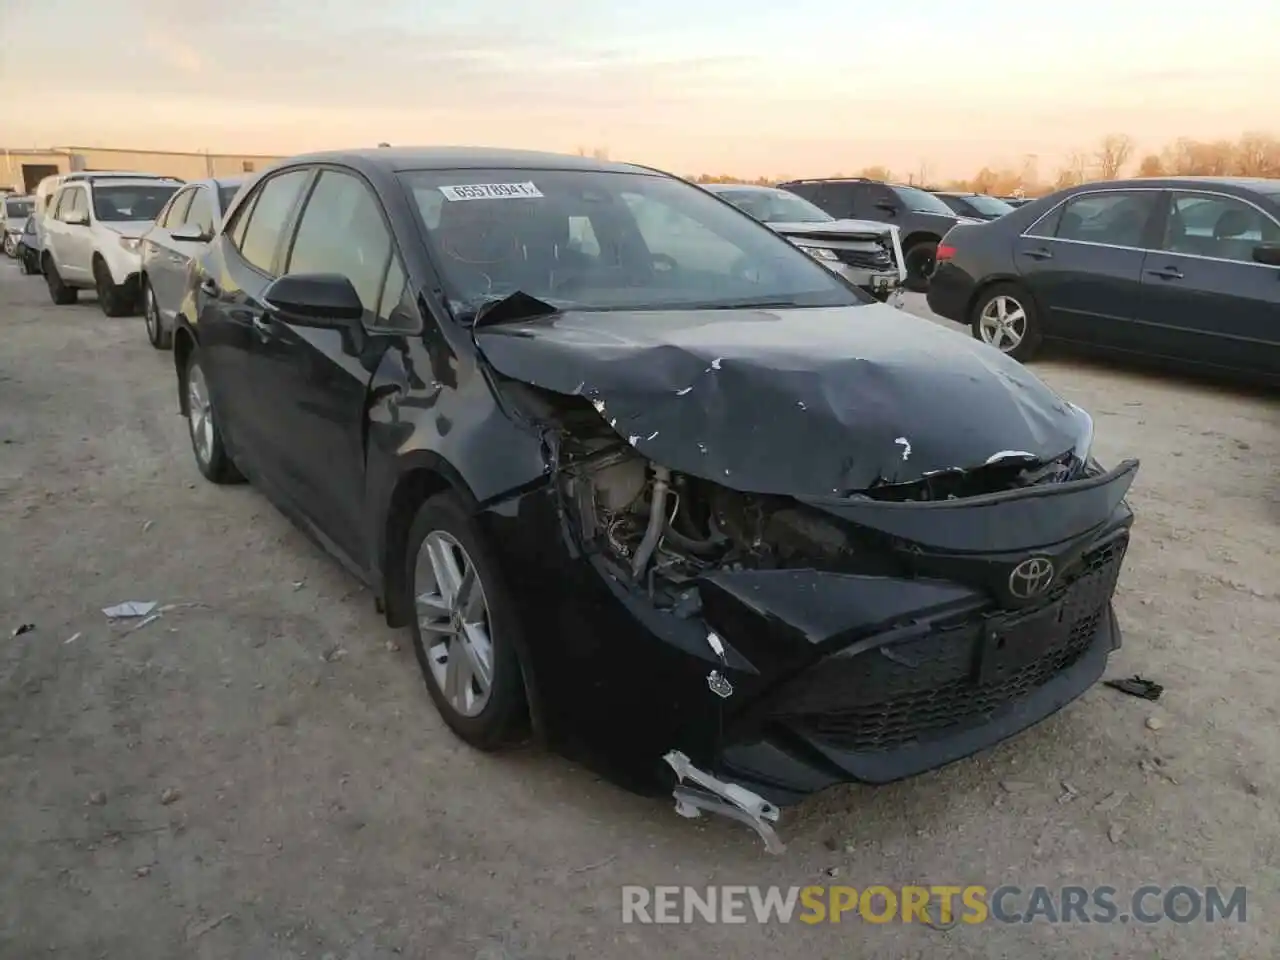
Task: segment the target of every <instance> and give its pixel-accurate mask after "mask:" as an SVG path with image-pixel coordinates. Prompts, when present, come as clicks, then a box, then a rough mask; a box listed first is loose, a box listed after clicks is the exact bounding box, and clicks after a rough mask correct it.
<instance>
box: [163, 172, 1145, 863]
mask: <svg viewBox="0 0 1280 960" xmlns="http://www.w3.org/2000/svg"><path fill="white" fill-rule="evenodd" d="M174 358H175V362H176V371H177V378H178V397H179V402H180V407H181V411H182V413H183V414H185V415H186V416H187V418H188V421H189V424H190V434H191V441H192V449H193V451H194V454H195V460H196V464H197V466H198V467H199V469H200V471H201V472H202V473H203V474H204V476H205V477H206V478H208V479H209V480H211V481H213V482H216V483H224V482H229V481H232V480H236V479H240V478H241V477H248V478H249V479H251V480H252V481H253V482H254V483H255V484H256V485H258V486H259V487H260V489H261V490H262V491H263V492H264V493H265V494H267V496H268V497H270V498H271V499H272V500H273V501H274V502H275V503H277V504H278V505H279V506H280V507H281V508H282V509H283V510H284V511H285V512H286V513H287V514H288V515H289V516H291V517H292V518H294V520H295V521H296V522H297V523H299V524H300V525H301V526H302V527H303V528H304V529H305V530H307V531H309V532H310V534H311V535H312V536H313V537H314V538H315V539H316V540H317V541H318V542H319V543H321V544H322V545H323V546H325V547H326V548H327V549H328V550H330V551H331V552H332V553H333V554H335V555H336V556H337V557H338V558H340V559H341V560H342V561H343V563H344V564H345V565H346V566H347V567H348V568H349V569H351V570H352V571H353V572H355V573H356V574H357V575H358V576H360V577H362V578H363V579H364V580H365V581H367V582H368V584H369V585H370V586H371V588H372V590H373V592H374V595H375V596H376V597H377V598H378V602H379V605H380V606H381V608H382V609H383V610H384V611H385V614H386V618H387V621H388V622H389V623H390V624H392V625H394V626H407V627H409V628H410V629H411V630H412V635H413V641H414V647H415V650H416V653H417V658H418V662H419V664H420V666H421V669H422V673H423V676H424V678H425V682H426V685H427V688H428V690H429V692H430V695H431V697H432V699H433V700H434V702H435V704H436V706H437V708H438V709H439V711H440V713H441V715H442V716H443V718H444V720H445V721H446V723H447V724H448V725H449V726H450V727H451V728H452V729H453V731H454V732H455V733H456V734H457V735H458V736H460V737H461V738H462V739H464V740H465V741H467V742H468V743H471V744H473V745H475V746H476V747H479V748H481V749H491V748H496V747H499V746H501V745H503V744H506V743H510V742H511V741H513V740H517V739H519V738H521V737H522V736H524V735H525V733H526V731H529V730H530V729H531V730H532V731H533V733H534V734H535V735H536V736H537V737H538V738H539V739H540V740H542V741H544V742H547V743H550V744H554V745H555V746H557V747H559V748H561V749H564V750H566V751H570V752H573V753H575V754H576V755H578V756H582V757H583V758H585V759H588V760H592V761H595V762H596V763H598V764H599V765H600V766H601V768H603V769H605V770H606V771H608V772H612V773H613V774H616V775H617V776H618V777H619V778H620V779H623V780H624V781H625V782H627V783H629V784H632V785H635V786H637V787H640V786H654V785H659V786H660V785H662V784H663V783H664V782H665V785H666V786H667V787H668V788H670V789H673V790H674V792H675V795H676V798H677V800H678V809H679V810H680V811H681V812H683V813H686V814H693V813H696V812H698V811H699V810H704V809H705V810H713V811H717V812H721V813H726V812H727V813H729V814H730V815H732V816H735V817H737V818H738V819H744V820H746V821H747V822H748V823H750V824H752V825H753V826H754V827H755V828H756V829H757V830H758V831H759V832H760V834H761V835H762V836H763V837H765V839H766V840H767V842H768V843H769V844H770V846H771V848H773V849H777V840H776V836H775V835H774V834H773V832H772V827H771V824H772V822H773V821H774V820H776V819H777V816H778V808H777V806H776V805H777V804H782V803H786V802H790V801H794V800H796V799H798V798H800V797H802V796H804V795H806V794H808V793H811V792H813V791H815V790H819V789H821V788H824V787H826V786H828V785H830V784H833V783H837V782H841V781H849V780H859V781H868V782H885V781H890V780H895V779H898V778H901V777H906V776H909V775H911V774H915V773H919V772H921V771H924V770H928V769H930V768H932V767H936V766H938V765H940V764H944V763H947V762H949V761H952V760H955V759H957V758H960V757H963V756H966V755H968V754H971V753H973V752H974V751H976V750H980V749H982V748H984V747H986V746H988V745H990V744H993V743H995V742H997V741H999V740H1002V739H1004V738H1006V737H1008V736H1010V735H1012V734H1014V733H1016V732H1017V731H1019V730H1022V729H1023V728H1025V727H1027V726H1029V725H1031V724H1033V723H1036V722H1037V721H1039V720H1040V719H1042V718H1043V717H1045V716H1047V715H1049V714H1051V713H1053V712H1054V711H1056V710H1058V709H1059V708H1060V707H1062V706H1063V705H1064V704H1066V703H1068V702H1069V701H1071V700H1072V699H1074V698H1075V697H1076V696H1078V695H1079V694H1080V693H1082V692H1083V691H1084V690H1085V689H1086V688H1088V687H1089V686H1090V685H1091V684H1093V683H1094V682H1095V681H1096V680H1097V679H1098V677H1099V676H1100V675H1101V674H1102V672H1103V669H1104V667H1105V665H1106V663H1107V658H1108V656H1109V655H1110V653H1111V651H1112V650H1114V649H1115V648H1116V646H1117V645H1118V644H1119V642H1120V634H1119V630H1118V628H1117V625H1116V621H1115V618H1114V616H1113V614H1112V609H1111V595H1112V591H1113V589H1114V587H1115V584H1116V579H1117V577H1118V576H1119V573H1120V566H1121V562H1122V559H1123V557H1124V554H1125V549H1126V545H1127V543H1128V535H1129V527H1130V524H1131V521H1132V515H1131V513H1130V511H1129V508H1128V506H1127V505H1126V503H1125V499H1124V498H1125V495H1126V492H1127V490H1128V489H1129V486H1130V484H1131V483H1132V481H1133V478H1134V475H1135V471H1136V469H1137V464H1136V462H1134V461H1126V462H1124V463H1122V464H1121V465H1119V466H1118V467H1116V468H1114V469H1111V470H1107V469H1104V468H1103V467H1100V466H1099V465H1098V464H1097V463H1096V462H1094V461H1093V460H1092V459H1091V457H1090V453H1089V450H1090V446H1091V442H1092V422H1091V421H1090V419H1089V417H1088V415H1087V414H1085V413H1084V411H1082V410H1080V409H1079V408H1077V407H1074V406H1073V405H1071V404H1069V403H1067V402H1066V401H1064V400H1062V399H1061V398H1059V397H1058V396H1057V395H1055V394H1054V393H1053V392H1052V391H1050V390H1049V389H1048V388H1047V387H1046V386H1045V385H1044V384H1043V383H1041V382H1040V381H1039V380H1038V379H1036V378H1035V377H1034V376H1033V375H1032V374H1031V373H1030V372H1029V371H1027V370H1026V369H1025V368H1023V367H1022V366H1021V365H1019V364H1018V363H1016V362H1015V361H1013V360H1010V359H1008V358H1007V357H1003V356H1001V355H1000V354H999V353H997V352H995V351H992V350H990V349H988V348H986V347H984V346H983V345H981V344H978V343H973V342H971V341H966V340H962V339H960V338H958V337H955V336H953V335H952V334H951V333H949V332H948V331H946V330H943V329H940V328H939V327H937V326H936V325H934V324H932V323H930V322H928V321H924V320H918V319H916V318H913V317H910V316H907V315H904V314H903V313H902V312H901V311H898V310H894V309H892V308H891V307H887V306H884V305H882V304H879V303H875V302H874V301H873V300H872V299H871V298H870V297H868V296H866V295H865V294H862V293H861V292H860V291H858V290H857V289H855V288H852V287H850V286H849V285H848V284H846V283H844V282H843V281H841V280H840V279H839V278H837V277H835V276H834V275H833V274H831V273H830V272H828V271H827V270H825V269H824V268H823V267H822V266H820V265H819V264H818V263H817V262H816V261H814V260H813V259H812V258H811V257H809V256H807V255H805V254H804V253H802V252H801V251H800V250H798V249H797V248H796V247H795V246H793V245H792V244H790V243H788V242H787V241H786V240H784V239H782V238H781V237H779V236H778V235H777V234H775V233H774V232H773V231H771V230H770V229H768V228H767V227H765V226H763V225H761V224H759V223H757V222H756V221H754V220H753V219H752V218H750V217H748V216H746V215H745V214H743V213H741V212H740V211H738V210H736V209H734V208H733V207H732V206H730V205H729V204H726V203H724V202H722V201H720V200H718V199H717V198H715V197H713V196H711V195H709V194H708V193H706V192H704V191H702V190H699V189H698V188H696V187H693V186H691V185H689V184H687V183H684V182H682V181H680V180H678V179H675V178H673V177H669V176H666V175H663V174H659V173H656V172H654V171H652V170H648V169H644V168H640V167H634V166H628V165H623V164H615V163H607V162H600V161H595V160H590V159H585V158H578V157H559V156H551V155H546V154H536V153H521V152H513V151H474V150H462V149H454V150H449V149H435V150H410V149H400V148H384V149H379V150H370V151H362V152H349V153H330V154H320V155H313V156H306V157H300V158H296V159H293V160H290V161H287V162H285V163H283V164H282V165H279V166H277V167H276V168H274V169H272V170H270V171H268V172H267V173H265V174H263V175H262V177H261V178H260V179H259V180H258V181H257V182H256V183H254V184H252V185H251V186H248V187H246V188H245V189H244V190H242V191H241V194H240V195H239V197H238V198H237V200H236V201H235V202H234V203H233V205H232V206H231V208H230V209H229V211H228V214H227V219H226V223H225V226H224V227H223V228H222V229H221V230H220V231H219V233H218V234H217V236H216V237H215V238H214V240H213V241H212V243H211V244H210V245H209V247H208V248H207V250H205V251H203V252H202V253H200V254H199V255H198V256H197V257H196V259H195V260H194V261H193V270H192V273H191V276H190V283H189V288H188V291H187V295H186V298H185V300H184V302H183V305H182V306H181V308H180V310H179V316H178V324H177V328H176V332H175V340H174Z"/></svg>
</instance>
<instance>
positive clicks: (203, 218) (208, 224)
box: [182, 187, 213, 236]
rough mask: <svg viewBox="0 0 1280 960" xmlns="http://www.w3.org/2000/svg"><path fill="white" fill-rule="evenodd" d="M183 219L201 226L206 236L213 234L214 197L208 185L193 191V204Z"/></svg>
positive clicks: (195, 225) (193, 224)
mask: <svg viewBox="0 0 1280 960" xmlns="http://www.w3.org/2000/svg"><path fill="white" fill-rule="evenodd" d="M182 220H183V222H184V223H189V224H191V226H193V227H199V228H200V232H201V233H203V234H204V235H205V236H213V198H212V197H211V196H209V188H208V187H196V188H195V189H194V190H192V191H191V205H190V207H189V208H188V209H187V211H186V212H185V213H184V214H183V217H182Z"/></svg>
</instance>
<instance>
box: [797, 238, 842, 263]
mask: <svg viewBox="0 0 1280 960" xmlns="http://www.w3.org/2000/svg"><path fill="white" fill-rule="evenodd" d="M791 242H792V243H793V244H794V245H795V246H797V247H799V248H800V249H801V250H803V251H804V252H805V253H807V254H808V255H809V256H811V257H813V259H815V260H824V261H826V262H828V263H839V262H840V257H839V256H838V255H837V254H836V252H835V251H834V250H832V249H830V248H828V247H811V246H809V245H808V244H806V243H800V242H799V241H796V240H793V241H791Z"/></svg>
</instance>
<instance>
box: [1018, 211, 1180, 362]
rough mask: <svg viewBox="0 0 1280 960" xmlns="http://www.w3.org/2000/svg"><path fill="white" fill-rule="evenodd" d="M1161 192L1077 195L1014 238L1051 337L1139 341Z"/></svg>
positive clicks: (1114, 343) (1120, 345) (1110, 343)
mask: <svg viewBox="0 0 1280 960" xmlns="http://www.w3.org/2000/svg"><path fill="white" fill-rule="evenodd" d="M1159 197H1160V192H1159V191H1157V190H1101V191H1097V192H1089V193H1081V194H1077V195H1075V196H1073V197H1071V198H1070V199H1069V200H1067V201H1066V202H1065V203H1064V204H1063V205H1062V206H1060V207H1058V208H1056V209H1055V210H1053V211H1051V212H1050V213H1049V214H1047V215H1046V216H1045V217H1043V218H1042V219H1041V220H1039V221H1037V222H1036V223H1035V224H1033V225H1032V227H1031V228H1030V229H1029V230H1027V232H1026V233H1024V234H1022V235H1021V236H1020V237H1018V238H1017V239H1016V240H1015V241H1014V250H1013V254H1014V261H1015V263H1016V265H1017V268H1018V271H1019V273H1021V274H1022V277H1023V279H1024V280H1025V281H1026V284H1027V286H1028V287H1029V288H1030V290H1031V292H1032V294H1033V295H1034V297H1035V299H1036V302H1037V304H1038V305H1039V306H1040V309H1041V313H1042V315H1043V316H1042V320H1043V324H1044V330H1045V334H1046V336H1049V337H1057V338H1060V339H1066V340H1075V341H1079V342H1081V343H1085V344H1097V345H1099V346H1107V347H1110V348H1113V349H1138V348H1140V346H1141V344H1142V343H1143V342H1144V340H1145V333H1144V332H1143V331H1142V328H1141V326H1140V324H1139V322H1138V316H1139V313H1140V300H1141V287H1142V269H1143V262H1144V259H1145V257H1146V249H1145V248H1146V247H1147V246H1149V245H1150V242H1151V236H1150V234H1151V231H1152V230H1153V229H1154V226H1153V225H1154V224H1155V222H1156V220H1157V213H1158V209H1159V202H1158V201H1159Z"/></svg>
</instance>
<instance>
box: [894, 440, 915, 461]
mask: <svg viewBox="0 0 1280 960" xmlns="http://www.w3.org/2000/svg"><path fill="white" fill-rule="evenodd" d="M893 442H894V443H896V444H898V445H899V446H901V447H902V459H903V460H906V459H907V458H909V457H910V456H911V441H910V440H908V439H907V438H906V437H898V439H896V440H894V441H893Z"/></svg>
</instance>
